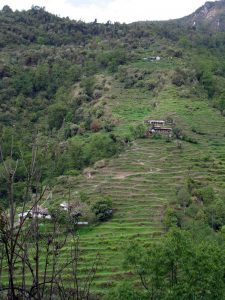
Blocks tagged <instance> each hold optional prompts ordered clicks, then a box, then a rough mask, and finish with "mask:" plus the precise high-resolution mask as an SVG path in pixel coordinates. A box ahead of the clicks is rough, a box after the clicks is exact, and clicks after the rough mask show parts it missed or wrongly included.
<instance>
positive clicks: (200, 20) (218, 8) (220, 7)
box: [180, 0, 225, 31]
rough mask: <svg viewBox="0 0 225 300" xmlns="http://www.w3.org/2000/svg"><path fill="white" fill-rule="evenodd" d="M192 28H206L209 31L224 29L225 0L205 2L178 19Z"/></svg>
mask: <svg viewBox="0 0 225 300" xmlns="http://www.w3.org/2000/svg"><path fill="white" fill-rule="evenodd" d="M180 21H181V22H182V23H184V24H185V25H187V26H190V27H193V28H197V29H199V28H203V27H204V28H207V29H208V30H210V31H225V0H220V1H215V2H206V3H205V4H204V5H203V6H202V7H200V8H199V9H197V10H196V11H195V12H194V13H193V14H191V15H189V16H187V17H184V18H182V19H180Z"/></svg>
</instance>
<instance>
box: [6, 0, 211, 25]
mask: <svg viewBox="0 0 225 300" xmlns="http://www.w3.org/2000/svg"><path fill="white" fill-rule="evenodd" d="M205 2H206V0H0V8H2V7H3V6H4V5H9V6H10V7H11V8H12V9H13V10H15V9H18V10H22V9H29V8H31V6H32V5H37V6H44V7H45V8H46V10H47V11H49V12H52V13H54V14H57V15H59V16H61V17H67V16H69V17H70V18H71V19H75V20H82V21H86V22H91V21H94V19H97V20H98V22H107V21H108V20H111V21H112V22H115V21H119V22H121V23H123V22H125V23H130V22H134V21H145V20H168V19H174V18H179V17H183V16H186V15H188V14H190V13H192V12H194V11H195V10H196V9H197V8H198V7H200V6H201V5H203V4H204V3H205Z"/></svg>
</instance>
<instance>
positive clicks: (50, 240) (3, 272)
mask: <svg viewBox="0 0 225 300" xmlns="http://www.w3.org/2000/svg"><path fill="white" fill-rule="evenodd" d="M37 156H38V146H37V145H36V143H34V145H33V147H32V158H31V160H30V162H29V163H28V164H27V163H25V160H24V158H23V155H22V154H21V158H20V159H18V160H16V161H15V160H13V145H12V150H11V155H10V157H9V158H7V159H5V158H4V154H3V151H2V147H1V146H0V158H1V165H2V172H1V173H2V174H1V176H4V178H5V180H6V182H7V191H8V200H9V210H4V209H2V208H0V299H9V300H15V299H21V300H25V299H35V300H36V299H37V300H39V299H50V300H53V299H65V300H67V299H68V300H69V299H73V300H83V299H90V288H91V284H92V283H93V279H94V277H95V274H96V270H97V265H98V262H99V256H98V255H96V259H95V261H94V263H93V265H92V266H91V267H90V268H89V269H87V272H86V274H85V276H84V277H82V280H81V279H80V277H79V275H78V273H79V259H80V249H79V237H78V236H77V234H76V220H74V219H73V220H71V218H68V222H66V224H65V223H64V224H63V225H62V224H60V223H59V222H58V218H57V216H52V219H51V221H48V222H46V223H45V225H46V227H47V228H46V230H43V226H41V225H42V224H41V223H43V221H42V222H40V220H39V218H38V217H33V218H32V220H30V219H29V216H30V214H29V213H27V214H26V213H25V209H26V210H27V206H28V203H31V205H30V206H29V209H28V211H30V212H31V211H35V210H36V209H37V207H38V204H40V202H41V201H42V200H43V197H44V195H45V192H46V188H43V187H42V185H41V171H40V168H39V164H38V160H37ZM19 164H23V166H24V168H25V169H26V189H25V193H24V201H23V203H22V204H20V209H21V211H20V212H21V214H22V218H21V219H20V221H19V220H17V213H18V211H17V207H16V204H15V199H14V185H15V176H16V173H17V169H18V166H19ZM34 187H35V188H34ZM32 188H33V190H35V193H36V194H35V196H33V197H32V200H31V201H29V200H30V199H31V190H32ZM44 222H45V221H44Z"/></svg>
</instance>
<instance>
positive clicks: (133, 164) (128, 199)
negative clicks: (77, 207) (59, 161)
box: [54, 86, 225, 294]
mask: <svg viewBox="0 0 225 300" xmlns="http://www.w3.org/2000/svg"><path fill="white" fill-rule="evenodd" d="M132 92H133V95H135V92H136V93H137V90H133V91H132ZM124 93H125V95H126V93H127V91H124ZM141 96H142V95H140V94H139V100H138V101H139V105H140V107H144V106H145V105H146V103H147V99H146V95H143V100H142V98H141ZM124 97H125V96H124ZM121 98H122V99H123V95H121ZM121 98H120V99H121ZM112 101H113V100H112ZM132 101H133V98H132V99H129V98H126V102H127V104H128V106H127V107H129V105H132ZM142 101H143V102H142ZM111 104H112V106H111V105H110V103H109V105H110V106H111V107H112V111H113V110H115V111H116V114H117V116H118V111H119V110H120V105H122V106H123V105H124V103H123V102H120V101H118V102H117V106H114V108H113V103H111ZM168 115H170V116H173V118H174V119H175V120H176V122H177V126H179V127H181V128H182V130H184V131H185V133H186V134H187V135H188V136H189V137H191V139H192V141H197V143H193V142H183V141H182V142H181V145H180V144H179V143H178V141H177V140H175V139H173V140H171V141H169V140H167V139H166V138H162V139H153V138H146V139H138V140H136V141H134V142H133V143H132V145H131V146H130V147H128V148H127V149H126V151H125V152H123V153H122V154H120V155H119V157H116V158H114V159H111V160H109V161H108V163H107V166H105V167H104V168H99V169H96V170H95V174H93V175H92V176H91V177H90V178H88V177H86V176H80V177H69V178H67V180H65V178H64V177H61V178H60V179H59V182H61V185H59V186H58V188H57V190H56V191H55V197H54V201H60V200H59V199H62V198H64V197H66V195H67V194H66V193H67V192H66V191H67V190H68V188H69V186H70V187H71V198H72V199H73V198H76V197H77V194H78V192H85V193H86V194H88V195H89V196H90V199H91V196H94V195H97V194H103V195H110V196H111V197H112V200H113V208H114V210H115V213H114V217H113V218H112V219H111V220H110V221H108V222H105V223H102V224H99V225H97V226H94V227H90V228H88V229H83V230H81V231H80V237H81V247H82V250H83V257H82V261H81V262H80V264H81V271H82V270H83V272H84V274H85V270H86V265H90V264H91V262H92V261H93V260H94V259H95V256H96V253H99V254H100V255H101V264H100V265H99V269H98V272H97V276H96V280H95V285H94V290H96V291H98V292H99V293H101V294H102V293H104V290H105V291H106V289H107V290H108V288H109V287H111V286H114V284H116V282H118V281H119V280H120V279H121V278H123V277H124V276H131V274H130V273H129V272H127V273H126V272H125V271H123V268H122V263H123V253H124V248H125V247H126V245H127V244H128V243H129V241H132V240H134V239H136V240H138V241H141V242H142V243H144V244H147V243H150V242H152V241H153V240H157V239H158V238H159V236H160V235H161V234H163V232H164V227H163V223H162V219H163V213H164V211H165V208H166V207H167V206H168V205H169V204H171V203H173V202H174V199H175V197H176V187H178V186H179V185H182V184H183V183H184V182H185V181H186V180H187V178H188V176H189V177H191V178H193V179H198V180H200V181H201V182H204V183H206V184H209V185H212V186H213V187H214V189H215V190H216V191H217V193H220V192H221V191H222V190H223V189H224V179H225V160H224V157H225V156H224V154H225V153H224V151H225V150H224V149H225V147H224V146H225V138H224V131H223V128H224V125H225V119H224V117H222V116H221V115H220V114H219V113H218V111H216V110H214V109H212V108H211V107H209V106H208V104H207V102H205V101H202V100H198V99H180V98H179V96H178V90H176V89H175V88H174V87H172V86H168V88H167V89H166V90H164V91H163V92H162V93H161V94H160V98H158V105H157V107H156V108H154V109H153V110H152V111H151V112H148V116H149V117H151V118H160V119H162V118H165V117H166V116H168ZM128 118H129V116H128ZM121 120H122V119H121ZM139 120H141V121H142V122H143V120H144V118H143V115H142V116H139ZM121 122H122V123H121V126H120V130H121V131H122V130H123V128H126V126H124V127H123V122H124V125H127V120H126V118H124V119H123V120H122V121H121ZM135 122H137V120H136V121H135ZM124 130H125V129H124ZM57 199H58V200H57ZM82 276H83V275H82V273H81V277H82ZM84 276H85V275H84Z"/></svg>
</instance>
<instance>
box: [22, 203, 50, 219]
mask: <svg viewBox="0 0 225 300" xmlns="http://www.w3.org/2000/svg"><path fill="white" fill-rule="evenodd" d="M18 218H19V222H23V221H24V219H26V218H27V219H33V218H38V219H47V220H51V218H52V217H51V215H50V214H49V212H48V209H47V208H42V207H41V206H38V205H37V206H35V207H33V208H32V209H31V210H28V211H24V212H22V213H19V214H18Z"/></svg>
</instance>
